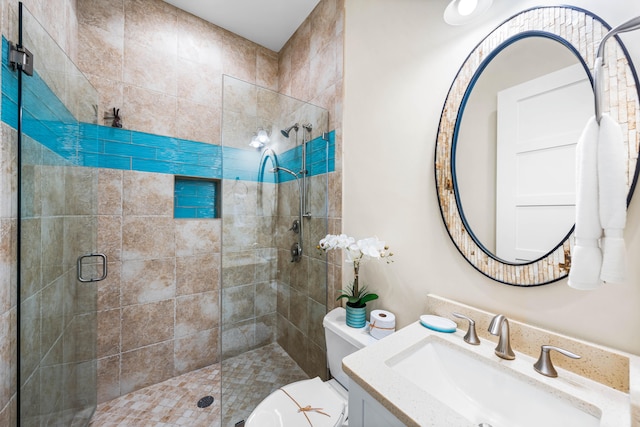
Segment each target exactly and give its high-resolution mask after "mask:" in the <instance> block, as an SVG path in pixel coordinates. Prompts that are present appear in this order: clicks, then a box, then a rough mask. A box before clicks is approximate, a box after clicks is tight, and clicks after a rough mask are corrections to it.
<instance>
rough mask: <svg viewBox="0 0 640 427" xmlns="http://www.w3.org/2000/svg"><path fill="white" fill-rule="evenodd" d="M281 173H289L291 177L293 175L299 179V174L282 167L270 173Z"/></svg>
mask: <svg viewBox="0 0 640 427" xmlns="http://www.w3.org/2000/svg"><path fill="white" fill-rule="evenodd" d="M279 171H282V172H286V173H288V174H290V175H293V176H294V177H295V178H296V179H298V174H297V173H295V172H294V171H292V170H291V169H287V168H283V167H282V166H276V167H275V168H273V169H271V170H270V171H269V172H271V173H278V172H279Z"/></svg>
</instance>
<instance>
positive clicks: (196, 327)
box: [175, 291, 220, 337]
mask: <svg viewBox="0 0 640 427" xmlns="http://www.w3.org/2000/svg"><path fill="white" fill-rule="evenodd" d="M219 318H220V304H219V292H218V291H212V292H205V293H202V294H195V295H188V296H183V297H178V298H176V327H175V336H176V337H185V336H187V335H189V334H192V333H194V332H201V331H205V330H208V329H212V328H213V327H214V326H217V325H218V322H219Z"/></svg>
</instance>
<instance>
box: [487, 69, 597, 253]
mask: <svg viewBox="0 0 640 427" xmlns="http://www.w3.org/2000/svg"><path fill="white" fill-rule="evenodd" d="M590 91H591V84H590V82H589V79H588V78H587V75H586V74H585V71H584V68H583V67H582V65H580V64H575V65H573V66H570V67H567V68H564V69H561V70H558V71H555V72H553V73H549V74H546V75H544V76H541V77H538V78H536V79H533V80H529V81H527V82H524V83H522V84H519V85H516V86H513V87H511V88H508V89H505V90H502V91H500V92H499V93H498V123H497V153H496V156H497V161H496V165H497V168H496V177H497V179H496V252H495V255H496V256H498V257H499V258H501V259H503V260H506V261H509V262H529V261H534V260H536V259H538V258H540V257H542V256H544V255H546V254H547V252H549V250H550V249H551V248H553V247H554V246H555V245H556V244H558V242H559V239H558V236H563V235H565V234H566V233H567V232H568V231H569V229H570V228H571V226H572V224H573V223H574V221H575V184H574V183H575V152H576V151H575V149H576V144H577V142H578V139H579V138H580V134H581V132H582V129H583V128H584V126H585V124H586V123H587V120H588V119H589V117H591V116H593V102H592V100H593V97H592V95H591V94H590Z"/></svg>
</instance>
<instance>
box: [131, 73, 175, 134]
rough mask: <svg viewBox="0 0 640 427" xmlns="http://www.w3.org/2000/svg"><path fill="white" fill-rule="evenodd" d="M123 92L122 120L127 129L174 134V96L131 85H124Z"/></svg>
mask: <svg viewBox="0 0 640 427" xmlns="http://www.w3.org/2000/svg"><path fill="white" fill-rule="evenodd" d="M123 94H124V102H123V106H122V111H123V113H124V114H123V121H125V122H126V123H127V124H128V128H129V129H134V130H137V131H141V132H148V133H152V134H156V135H166V136H175V133H176V132H175V131H176V126H175V122H176V97H175V96H171V95H166V94H163V93H159V92H154V91H151V90H148V89H144V88H140V87H136V86H131V85H125V86H124V92H123ZM141 112H143V113H144V114H141Z"/></svg>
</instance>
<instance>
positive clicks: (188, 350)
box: [174, 328, 220, 375]
mask: <svg viewBox="0 0 640 427" xmlns="http://www.w3.org/2000/svg"><path fill="white" fill-rule="evenodd" d="M219 345H220V343H219V329H218V328H215V329H209V330H206V331H202V332H198V333H195V334H190V335H187V336H185V337H182V338H178V339H176V340H175V342H174V366H175V372H174V375H180V374H184V373H186V372H190V371H193V370H195V369H200V368H203V367H205V366H208V365H211V364H213V363H216V362H218V361H219V360H220V355H219V350H218V348H219Z"/></svg>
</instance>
